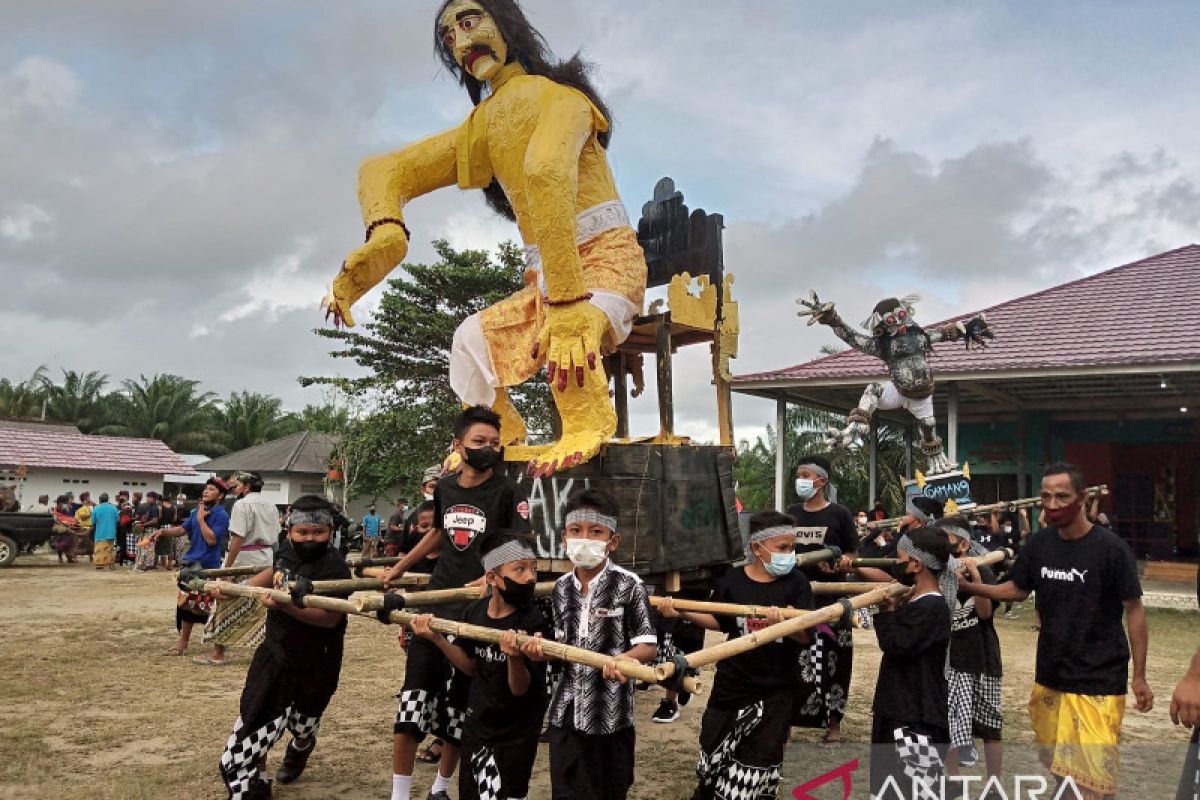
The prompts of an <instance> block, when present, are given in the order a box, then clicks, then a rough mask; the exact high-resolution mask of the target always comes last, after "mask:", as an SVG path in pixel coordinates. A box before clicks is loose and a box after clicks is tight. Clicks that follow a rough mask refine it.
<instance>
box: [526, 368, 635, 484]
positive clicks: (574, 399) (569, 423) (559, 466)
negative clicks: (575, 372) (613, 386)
mask: <svg viewBox="0 0 1200 800" xmlns="http://www.w3.org/2000/svg"><path fill="white" fill-rule="evenodd" d="M582 372H583V385H582V386H578V385H567V386H565V387H563V388H559V387H558V386H554V387H552V391H553V392H554V403H555V405H557V406H558V415H559V417H560V418H561V419H562V425H563V435H562V438H561V439H559V440H558V441H557V442H555V443H554V444H552V445H550V447H549V448H548V449H547V450H545V451H544V452H542V453H540V454H538V455H537V456H536V457H535V458H533V459H532V460H531V461H530V462H529V467H528V470H529V474H530V475H533V476H534V477H539V478H540V477H545V476H547V475H553V474H554V473H555V472H558V471H559V470H564V469H570V468H571V467H577V466H579V465H580V464H583V463H584V462H586V461H588V460H589V459H590V458H592V457H593V456H594V455H596V454H597V453H599V452H600V448H601V447H603V446H604V445H605V444H607V443H608V441H609V439H611V438H612V436H613V434H614V433H616V432H617V412H616V411H615V410H613V404H612V398H611V397H609V396H608V378H607V376H606V375H605V374H604V368H603V367H599V368H597V369H595V370H590V369H589V370H584V371H582Z"/></svg>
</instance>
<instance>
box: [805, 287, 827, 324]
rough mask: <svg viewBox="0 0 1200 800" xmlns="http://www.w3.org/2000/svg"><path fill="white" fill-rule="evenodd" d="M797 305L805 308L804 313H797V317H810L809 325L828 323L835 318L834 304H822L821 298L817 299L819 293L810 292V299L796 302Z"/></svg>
mask: <svg viewBox="0 0 1200 800" xmlns="http://www.w3.org/2000/svg"><path fill="white" fill-rule="evenodd" d="M796 304H797V305H799V306H801V307H802V308H803V310H802V311H797V312H796V316H798V317H808V324H809V325H813V324H815V323H818V322H820V323H822V324H824V323H826V322H827V321H829V320H830V319H832V318H833V303H822V302H821V298H819V297H817V293H816V292H815V291H813V290H811V289H810V290H809V292H808V299H807V300H805V299H804V298H803V297H801V298H798V299H797V300H796Z"/></svg>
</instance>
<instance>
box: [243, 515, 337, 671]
mask: <svg viewBox="0 0 1200 800" xmlns="http://www.w3.org/2000/svg"><path fill="white" fill-rule="evenodd" d="M280 573H283V575H282V576H281V575H280ZM295 575H303V576H304V577H306V578H308V579H309V580H313V581H325V580H344V579H346V578H349V577H350V568H349V567H347V566H346V559H345V558H344V557H343V556H342V554H341V553H339V552H338V551H337V550H336V549H334V547H333V544H332V543H330V545H329V549H328V550H327V551H326V552H325V555H324V556H322V557H321V558H319V559H317V560H316V561H309V562H307V563H305V562H302V561H301V560H300V559H299V557H298V556H297V555H296V551H295V550H293V549H292V545H291V540H290V539H288V538H287V537H286V536H285V537H282V538H281V539H280V540H279V546H278V547H277V548H276V550H275V580H276V581H277V582H279V581H281V580H284V581H290V579H291V578H292V577H293V576H295ZM277 585H278V583H277ZM345 635H346V618H345V617H343V618H342V621H341V622H339V623H338V624H337V625H334V626H333V627H332V628H319V627H317V626H316V625H309V624H307V623H304V622H301V621H300V620H298V619H296V618H295V617H293V616H291V615H290V614H287V613H285V612H283V611H280V610H278V609H274V608H273V609H271V610H270V611H268V612H267V631H266V638H265V639H264V641H263V646H264V647H269V648H270V649H271V652H272V653H273V654H274V655H275V656H276V657H278V658H279V659H280V660H282V661H284V662H285V663H288V664H291V665H294V666H296V667H298V668H303V667H304V666H305V664H306V663H307V662H309V661H311V660H314V659H338V660H340V659H341V657H342V639H343V638H344V637H345Z"/></svg>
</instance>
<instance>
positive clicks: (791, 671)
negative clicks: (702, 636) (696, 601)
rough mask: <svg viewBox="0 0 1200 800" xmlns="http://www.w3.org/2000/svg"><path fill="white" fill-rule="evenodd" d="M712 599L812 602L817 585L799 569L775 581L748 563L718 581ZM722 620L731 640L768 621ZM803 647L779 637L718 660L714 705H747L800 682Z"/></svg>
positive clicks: (777, 603) (755, 602) (781, 604)
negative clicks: (761, 577)
mask: <svg viewBox="0 0 1200 800" xmlns="http://www.w3.org/2000/svg"><path fill="white" fill-rule="evenodd" d="M713 600H714V601H716V602H718V603H740V604H742V605H756V606H778V607H780V608H783V607H785V606H786V607H790V608H812V607H813V595H812V588H811V587H810V586H809V585H808V579H807V578H805V577H804V575H802V574H801V573H800V572H799V570H792V571H791V572H789V573H788V574H787V575H784V576H783V577H782V578H776V579H775V580H773V581H771V582H770V583H760V582H759V581H756V580H754V579H753V578H751V577H749V576H748V575H746V568H745V567H739V568H737V569H733V570H730V571H729V572H727V573H725V574H724V575H722V576H721V579H720V580H719V581H717V592H716V595H715V596H714V597H713ZM717 621H718V622H719V623H720V624H721V630H722V631H724V632H725V633H727V634H729V638H731V639H732V638H736V637H738V636H745V635H746V634H747V633H750V632H751V631H756V630H761V629H763V628H765V627H766V626H767V621H766V620H765V619H763V618H762V617H755V618H752V617H735V616H731V615H726V614H721V615H718V616H717ZM803 647H804V645H802V644H801V643H800V642H798V641H796V640H795V639H792V638H785V639H777V640H776V641H774V642H772V643H771V644H767V645H763V646H762V647H759V648H757V649H755V650H751V651H749V652H746V653H742V654H741V655H736V656H733V657H732V658H727V659H725V660H724V661H720V662H718V663H717V676H716V678H715V679H714V680H713V688H712V696H711V697H710V698H709V703H710V704H711V705H712V706H714V707H715V708H725V709H736V708H742V707H744V706H746V705H748V704H750V703H753V702H755V701H756V700H759V699H760V698H762V697H765V696H766V695H769V694H771V693H772V692H776V691H778V690H779V689H783V688H787V687H789V686H795V685H796V684H797V683H799V682H800V650H801V649H802V648H803Z"/></svg>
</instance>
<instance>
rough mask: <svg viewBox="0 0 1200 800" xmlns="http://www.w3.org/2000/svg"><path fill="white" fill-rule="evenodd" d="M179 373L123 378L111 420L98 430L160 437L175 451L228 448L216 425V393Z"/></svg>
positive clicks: (217, 452)
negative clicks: (201, 389) (203, 389)
mask: <svg viewBox="0 0 1200 800" xmlns="http://www.w3.org/2000/svg"><path fill="white" fill-rule="evenodd" d="M199 385H200V382H199V381H193V380H189V379H187V378H183V377H180V376H179V375H155V376H153V377H151V378H147V377H146V376H145V375H141V376H139V377H138V380H125V381H122V383H121V391H120V392H118V393H116V395H115V396H114V400H113V409H112V410H113V421H112V422H111V423H109V424H108V425H105V426H104V427H102V428H100V429H99V430H98V431H96V432H97V433H101V434H106V435H111V436H137V437H142V438H147V439H160V440H161V441H163V442H165V443H166V445H167V446H168V447H170V448H171V449H172V450H175V451H176V452H183V453H187V452H198V453H203V454H205V455H208V456H214V455H220V454H221V453H224V452H227V451H228V447H227V446H226V445H225V443H224V436H223V435H222V432H221V430H220V428H219V427H218V422H217V419H218V408H217V406H216V404H215V402H214V401H215V398H216V395H214V394H213V393H212V392H201V391H200V390H199Z"/></svg>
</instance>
